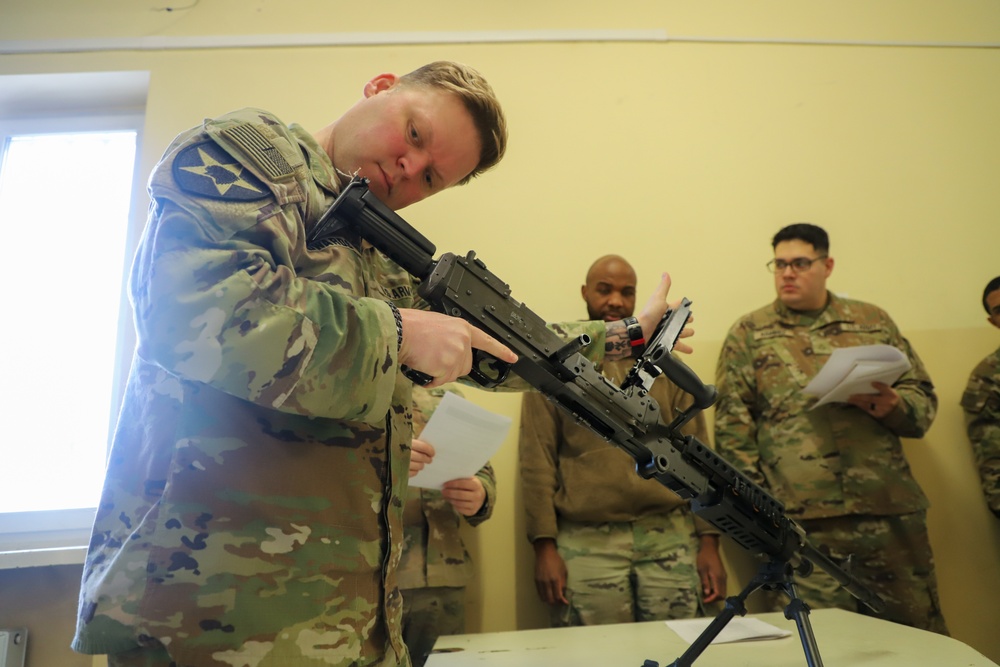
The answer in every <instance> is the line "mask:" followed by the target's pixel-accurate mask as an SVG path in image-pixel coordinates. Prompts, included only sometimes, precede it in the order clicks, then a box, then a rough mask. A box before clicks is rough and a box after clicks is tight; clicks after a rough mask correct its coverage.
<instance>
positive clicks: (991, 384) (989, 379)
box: [962, 349, 1000, 517]
mask: <svg viewBox="0 0 1000 667" xmlns="http://www.w3.org/2000/svg"><path fill="white" fill-rule="evenodd" d="M962 409H964V410H965V416H966V426H967V430H968V433H969V441H970V442H971V443H972V451H973V453H974V454H975V457H976V467H977V468H978V469H979V477H980V479H981V480H982V484H983V494H984V495H985V496H986V504H987V505H988V506H989V508H990V510H991V511H992V512H993V513H994V514H996V515H997V516H998V517H1000V349H997V351H996V352H994V353H993V354H991V355H989V356H988V357H986V358H985V359H983V360H982V361H981V362H979V365H978V366H976V368H975V369H974V370H973V371H972V374H971V375H970V376H969V384H968V385H967V386H966V387H965V393H964V394H962Z"/></svg>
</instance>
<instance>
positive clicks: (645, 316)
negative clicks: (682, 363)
mask: <svg viewBox="0 0 1000 667" xmlns="http://www.w3.org/2000/svg"><path fill="white" fill-rule="evenodd" d="M669 293H670V274H669V273H664V274H663V276H662V277H661V278H660V283H659V284H658V285H657V286H656V289H655V290H654V291H653V294H652V295H651V296H650V297H649V299H648V300H647V301H646V305H645V306H643V308H642V312H641V313H639V315H638V316H637V317H636V319H638V320H639V324H640V325H642V333H643V336H644V337H645V338H646V340H649V339H650V338H652V336H653V333H654V332H655V331H656V325H658V324H659V323H660V320H661V319H663V314H664V313H666V312H667V307H668V306H669V307H670V308H677V307H678V306H680V304H681V302H680V301H674V302H672V303H667V295H668V294H669ZM693 321H694V315H692V316H691V318H690V319H689V320H688V324H690V323H691V322H693ZM693 335H694V329H692V328H691V327H690V326H687V325H685V327H684V329H683V330H682V331H681V335H680V336H679V337H678V340H677V343H676V344H675V345H674V350H673V351H674V352H683V353H684V354H691V352H693V351H694V350H692V349H691V346H690V345H688V344H686V343H682V342H680V339H681V338H688V337H690V336H693Z"/></svg>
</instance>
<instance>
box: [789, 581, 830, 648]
mask: <svg viewBox="0 0 1000 667" xmlns="http://www.w3.org/2000/svg"><path fill="white" fill-rule="evenodd" d="M784 589H785V592H786V593H787V594H788V597H789V602H788V606H786V607H785V618H787V619H788V620H794V621H795V627H796V628H798V631H799V640H800V641H801V642H802V651H803V652H804V653H805V655H806V665H808V666H809V667H823V658H822V657H820V654H819V645H818V644H817V643H816V635H815V634H814V633H813V629H812V623H811V622H810V621H809V605H808V604H806V602H805V601H804V600H803V599H802V598H800V597H799V596H798V594H797V593H796V591H795V584H794V583H793V582H792V579H791V575H789V576H788V579H787V581H786V582H785V584H784Z"/></svg>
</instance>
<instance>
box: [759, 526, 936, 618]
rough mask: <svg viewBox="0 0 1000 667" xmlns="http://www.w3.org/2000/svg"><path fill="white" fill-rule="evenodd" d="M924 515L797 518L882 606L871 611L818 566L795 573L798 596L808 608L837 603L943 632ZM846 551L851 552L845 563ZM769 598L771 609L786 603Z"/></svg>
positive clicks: (814, 541) (814, 542) (812, 538)
mask: <svg viewBox="0 0 1000 667" xmlns="http://www.w3.org/2000/svg"><path fill="white" fill-rule="evenodd" d="M926 516H927V513H926V512H914V513H912V514H903V515H899V516H888V517H876V516H848V517H832V518H829V519H812V520H804V521H801V522H800V524H801V525H802V527H803V528H804V529H805V531H806V534H807V535H808V537H809V542H810V543H811V544H812V545H813V546H814V547H815V548H816V549H817V550H819V551H820V552H821V553H822V554H823V555H825V556H829V557H830V559H831V560H833V561H834V562H835V563H837V565H839V566H840V567H841V568H842V569H844V570H849V571H850V573H851V574H853V575H854V576H855V577H857V578H858V579H859V580H860V581H861V582H862V583H864V584H865V585H867V586H868V587H870V588H871V589H872V590H873V591H875V592H876V593H878V595H879V597H881V598H882V599H883V600H885V603H886V610H885V612H884V613H881V614H877V613H875V612H874V611H872V610H871V609H869V608H868V607H867V606H865V605H864V604H863V603H861V602H860V601H858V599H857V598H855V597H854V596H853V595H851V594H850V593H848V592H847V590H845V589H844V588H843V587H842V586H840V584H838V583H837V582H836V581H835V580H834V579H833V577H831V576H830V575H828V574H827V573H826V572H824V571H822V570H820V569H819V568H816V569H815V570H814V571H813V573H812V574H811V575H809V576H808V577H796V579H795V583H796V588H797V589H798V594H799V597H801V598H802V599H803V600H805V601H806V603H808V605H809V607H810V608H812V609H823V608H828V607H837V608H840V609H847V610H848V611H854V612H858V613H861V614H866V615H868V616H875V617H877V618H882V619H884V620H887V621H894V622H896V623H902V624H903V625H909V626H913V627H915V628H921V629H922V630H930V631H932V632H938V633H940V634H943V635H947V634H948V628H947V627H946V625H945V622H944V616H942V615H941V604H940V602H939V601H938V591H937V577H936V576H935V574H934V558H933V556H932V554H931V545H930V541H929V539H928V536H927V523H926ZM848 555H852V559H851V564H850V566H849V567H848V565H847V564H846V559H847V556H848ZM771 599H772V602H773V603H775V604H774V607H775V608H776V609H777V608H781V607H783V606H784V604H786V603H787V599H786V598H782V599H779V598H778V596H777V595H774V596H771Z"/></svg>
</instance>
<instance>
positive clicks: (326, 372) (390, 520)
mask: <svg viewBox="0 0 1000 667" xmlns="http://www.w3.org/2000/svg"><path fill="white" fill-rule="evenodd" d="M505 146H506V126H505V121H504V117H503V113H502V111H501V109H500V105H499V103H498V102H497V100H496V97H495V95H494V93H493V90H492V89H491V87H490V86H489V84H488V83H486V81H485V80H484V79H483V78H482V77H481V76H480V75H479V73H478V72H476V71H475V70H472V69H471V68H468V67H465V66H464V65H460V64H457V63H450V62H436V63H431V64H430V65H427V66H424V67H422V68H420V69H417V70H415V71H413V72H411V73H409V74H406V75H404V76H401V77H400V76H396V75H394V74H380V75H378V76H376V77H375V78H373V79H371V80H370V81H368V83H366V84H365V86H364V89H363V96H362V99H361V100H359V101H358V102H357V103H356V104H354V105H353V106H352V107H351V108H350V109H348V110H347V111H346V112H345V113H344V114H343V115H342V116H340V117H339V118H338V119H337V120H335V121H333V122H332V123H331V124H329V125H328V126H326V127H324V128H322V129H320V130H319V131H318V132H317V133H316V134H315V135H312V134H310V133H308V132H306V131H305V130H304V129H303V128H302V127H301V126H299V125H286V124H285V123H284V122H282V121H281V120H280V119H278V118H276V117H275V116H274V115H272V114H270V113H268V112H266V111H262V110H259V109H244V110H240V111H236V112H233V113H231V114H227V115H225V116H223V117H221V118H216V119H209V120H207V121H205V122H204V123H203V124H202V125H200V126H198V127H196V128H193V129H191V130H189V131H187V132H184V133H182V134H181V135H180V136H178V137H177V138H176V139H175V140H174V142H173V143H172V144H171V146H170V147H169V148H168V149H167V151H166V153H165V154H164V156H163V157H162V158H161V160H160V162H159V163H158V164H157V165H156V167H155V168H154V169H153V172H152V174H151V176H150V181H149V194H150V197H151V200H152V201H151V207H150V212H149V218H148V221H147V226H146V230H145V232H144V234H143V237H142V239H141V241H140V246H139V250H138V253H137V256H136V258H135V261H134V263H133V266H132V272H131V277H130V281H129V294H130V297H131V299H132V305H133V310H134V321H135V326H136V330H137V339H138V345H137V349H136V353H135V356H134V358H133V364H132V370H131V374H130V377H129V381H128V386H127V387H126V390H125V397H124V401H123V405H122V408H121V412H120V416H119V421H118V425H117V428H116V431H115V435H114V442H113V445H112V450H111V455H110V458H109V462H108V468H107V473H106V476H105V481H104V488H103V492H102V496H101V500H100V503H99V507H98V513H97V517H96V521H95V525H94V529H93V535H92V538H91V541H90V546H89V550H88V553H87V558H86V562H85V563H84V568H83V577H82V583H81V591H80V604H79V611H78V619H77V631H76V636H75V638H74V640H73V648H74V649H76V650H77V651H80V652H82V653H104V654H108V663H109V665H110V667H124V666H133V665H143V666H145V667H167V666H168V665H175V664H176V665H181V666H183V667H232V666H233V665H247V664H251V665H282V667H300V666H304V665H315V664H319V663H322V664H324V665H326V666H327V667H347V666H349V665H352V666H353V665H378V666H379V667H394V666H396V665H408V664H409V657H408V654H407V652H406V647H405V644H404V642H403V640H402V636H401V631H400V619H401V613H402V601H401V599H400V594H399V586H398V583H397V580H396V569H397V566H398V564H399V559H400V555H401V552H402V534H403V529H402V520H403V505H404V502H403V500H404V498H405V494H406V486H407V473H408V469H409V459H410V455H409V454H410V443H411V435H412V433H411V425H410V417H411V396H410V387H411V383H410V382H409V381H408V380H406V379H405V378H404V376H403V375H402V374H401V373H400V372H399V371H400V366H401V365H402V364H406V365H408V366H409V367H411V368H413V369H416V370H419V371H422V372H424V373H426V374H428V375H430V376H431V377H432V378H434V380H433V382H432V384H431V386H440V385H441V384H443V383H445V382H449V381H452V380H454V379H455V378H457V377H459V376H463V375H464V374H466V373H467V372H468V371H469V369H470V366H471V360H472V348H473V347H475V348H477V349H481V350H483V351H485V352H487V353H489V354H492V355H493V356H495V357H497V358H499V359H502V360H505V361H507V362H513V361H515V360H516V356H515V355H514V354H513V353H512V352H511V351H510V350H509V349H507V348H506V347H505V346H504V345H502V344H500V343H499V342H497V341H496V340H494V339H492V338H490V337H489V336H487V335H485V334H484V333H483V332H482V331H480V330H479V329H476V328H474V327H472V326H470V325H469V324H467V323H466V322H464V321H463V320H461V319H459V318H455V317H449V316H446V315H443V314H440V313H435V312H431V311H430V310H429V308H428V306H427V304H426V303H424V302H423V301H422V300H421V299H419V298H418V297H417V296H416V294H415V283H414V280H413V278H412V277H411V276H409V275H407V274H406V273H405V272H404V271H403V270H402V269H401V268H400V267H399V266H398V265H396V264H395V263H393V262H392V261H391V260H389V259H388V258H387V257H386V256H385V255H383V254H381V253H379V252H377V251H376V250H375V249H374V248H373V247H372V246H371V245H369V244H368V243H367V242H366V241H365V240H364V239H362V238H360V237H358V236H357V234H355V233H354V232H353V231H351V230H349V229H341V230H339V236H337V237H335V238H329V239H327V240H326V242H325V243H324V244H323V245H322V246H321V247H307V246H306V243H305V238H306V233H307V231H309V230H310V229H311V228H312V226H313V225H314V224H315V223H316V222H317V220H319V217H320V216H321V215H322V213H323V212H324V211H325V210H327V209H328V208H329V206H330V204H331V203H332V202H333V201H334V198H335V197H336V195H337V194H338V193H339V192H340V191H341V188H342V187H344V185H345V184H346V183H347V182H348V180H349V179H350V178H351V175H353V174H359V175H360V176H362V177H365V178H367V179H369V180H370V188H371V192H372V194H374V195H375V196H377V197H378V198H379V199H381V200H382V201H383V202H385V203H386V204H387V205H388V206H389V207H390V208H392V209H400V208H403V207H405V206H407V205H409V204H412V203H414V202H417V201H419V200H421V199H423V198H425V197H428V196H430V195H432V194H435V193H437V192H440V191H442V190H444V189H445V188H448V187H451V186H454V185H460V184H463V183H466V182H468V181H469V180H471V179H472V178H473V177H474V176H476V175H477V174H480V173H482V172H483V171H485V170H487V169H489V168H490V167H492V166H493V165H495V164H496V163H497V162H499V160H500V159H501V157H502V156H503V153H504V149H505ZM669 284H670V283H669V279H664V280H663V281H662V282H661V283H660V285H659V287H658V289H657V291H656V292H655V294H654V296H653V297H652V298H651V299H650V300H649V302H648V303H647V306H646V309H645V310H644V311H643V313H642V314H641V315H640V320H641V323H642V327H643V329H644V330H645V331H648V332H650V333H651V332H652V330H653V328H654V327H655V325H656V322H657V321H658V320H659V318H660V317H661V316H662V314H663V312H664V311H665V310H666V294H667V291H668V289H669ZM558 331H560V332H563V333H565V334H566V335H567V336H574V335H579V334H582V333H586V334H588V335H590V336H591V337H593V338H594V339H595V340H596V341H597V342H598V343H599V344H598V345H593V346H591V348H590V349H589V350H588V351H587V353H588V354H591V355H592V357H593V360H594V361H600V359H601V357H602V356H603V355H604V354H605V345H604V344H603V343H605V342H607V344H608V345H610V346H611V352H610V353H609V354H608V356H609V357H610V358H614V357H615V356H625V355H626V354H627V353H628V347H627V345H625V344H624V343H622V341H626V340H628V337H627V336H628V334H627V329H626V327H625V325H624V323H622V322H617V323H612V324H605V323H597V322H594V323H577V324H566V325H561V326H560V327H558ZM686 349H687V350H690V348H686ZM515 388H524V385H523V384H522V385H521V386H520V387H517V386H515Z"/></svg>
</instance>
